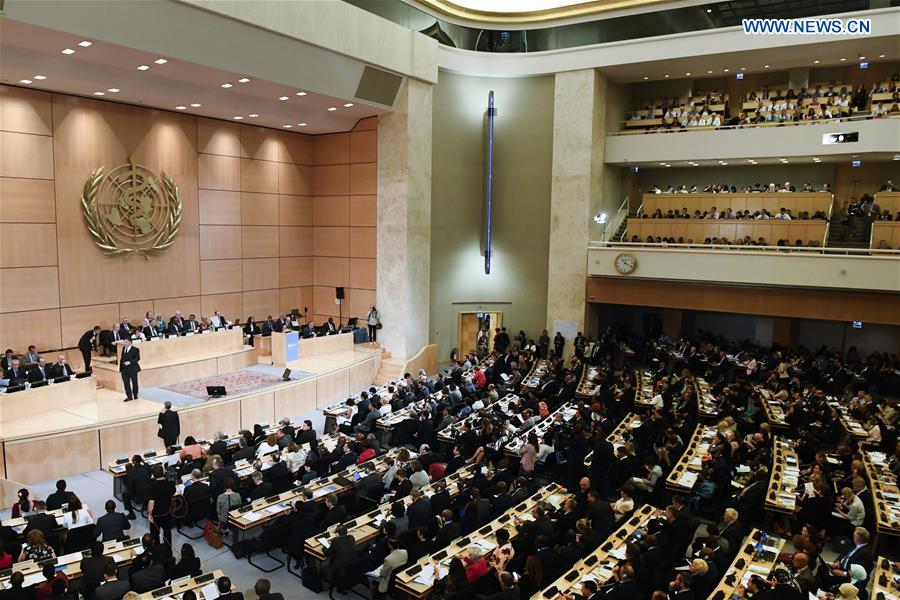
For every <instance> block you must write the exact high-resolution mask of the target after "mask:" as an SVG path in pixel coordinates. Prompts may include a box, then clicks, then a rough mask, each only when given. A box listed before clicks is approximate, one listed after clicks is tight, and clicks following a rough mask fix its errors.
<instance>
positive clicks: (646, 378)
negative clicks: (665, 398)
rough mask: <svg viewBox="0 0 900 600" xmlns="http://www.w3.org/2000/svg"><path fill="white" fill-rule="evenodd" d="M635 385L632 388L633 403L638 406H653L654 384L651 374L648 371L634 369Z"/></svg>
mask: <svg viewBox="0 0 900 600" xmlns="http://www.w3.org/2000/svg"><path fill="white" fill-rule="evenodd" d="M634 377H635V380H636V382H635V383H636V386H635V390H634V405H635V406H636V407H638V408H647V409H652V408H653V397H654V395H655V394H654V391H655V390H654V386H653V376H652V375H651V374H650V373H649V371H635V374H634Z"/></svg>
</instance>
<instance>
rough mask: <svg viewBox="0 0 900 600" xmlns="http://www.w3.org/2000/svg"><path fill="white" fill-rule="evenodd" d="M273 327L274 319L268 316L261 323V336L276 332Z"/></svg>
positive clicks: (274, 325)
mask: <svg viewBox="0 0 900 600" xmlns="http://www.w3.org/2000/svg"><path fill="white" fill-rule="evenodd" d="M275 327H276V324H275V319H273V318H272V315H269V316H268V317H267V318H266V320H265V321H263V322H262V334H263V335H272V332H273V331H276V329H275Z"/></svg>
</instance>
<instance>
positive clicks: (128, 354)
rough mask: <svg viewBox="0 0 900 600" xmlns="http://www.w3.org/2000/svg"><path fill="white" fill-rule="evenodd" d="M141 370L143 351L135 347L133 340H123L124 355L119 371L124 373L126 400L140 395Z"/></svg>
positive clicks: (121, 358)
mask: <svg viewBox="0 0 900 600" xmlns="http://www.w3.org/2000/svg"><path fill="white" fill-rule="evenodd" d="M140 371H141V351H140V350H138V349H137V348H135V347H134V345H133V344H132V343H131V340H125V341H124V342H122V356H121V357H120V359H119V372H120V373H121V374H122V385H123V386H124V387H125V402H130V401H132V400H134V399H135V398H137V396H138V373H139V372H140Z"/></svg>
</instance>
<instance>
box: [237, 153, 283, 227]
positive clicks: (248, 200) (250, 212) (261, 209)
mask: <svg viewBox="0 0 900 600" xmlns="http://www.w3.org/2000/svg"><path fill="white" fill-rule="evenodd" d="M273 164H274V163H273ZM241 224H242V225H278V224H279V223H278V195H277V194H257V193H248V192H243V193H241Z"/></svg>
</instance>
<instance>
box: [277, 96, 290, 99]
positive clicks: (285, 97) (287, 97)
mask: <svg viewBox="0 0 900 600" xmlns="http://www.w3.org/2000/svg"><path fill="white" fill-rule="evenodd" d="M278 99H279V100H290V97H289V96H280V97H279V98H278Z"/></svg>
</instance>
